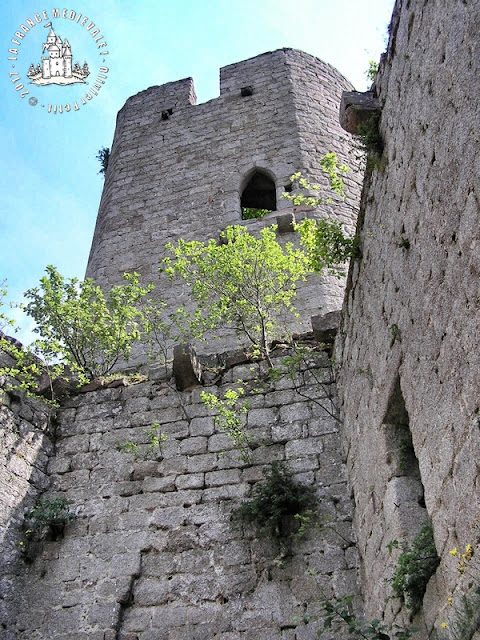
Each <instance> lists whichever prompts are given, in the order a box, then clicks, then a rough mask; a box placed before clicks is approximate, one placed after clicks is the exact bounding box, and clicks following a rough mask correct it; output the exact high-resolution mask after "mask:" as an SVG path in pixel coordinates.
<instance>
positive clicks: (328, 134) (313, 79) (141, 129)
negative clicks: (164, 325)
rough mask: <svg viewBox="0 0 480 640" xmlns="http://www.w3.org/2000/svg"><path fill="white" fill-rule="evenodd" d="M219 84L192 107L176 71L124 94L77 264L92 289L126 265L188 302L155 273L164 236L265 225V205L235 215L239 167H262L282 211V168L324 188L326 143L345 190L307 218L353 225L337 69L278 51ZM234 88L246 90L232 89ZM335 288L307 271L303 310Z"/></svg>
mask: <svg viewBox="0 0 480 640" xmlns="http://www.w3.org/2000/svg"><path fill="white" fill-rule="evenodd" d="M220 87H221V89H220V96H219V97H218V98H216V99H214V100H210V101H209V102H206V103H204V104H198V105H197V104H195V97H194V89H193V81H192V80H191V79H186V80H179V81H178V82H171V83H168V84H166V85H162V86H160V87H151V88H150V89H147V90H146V91H143V92H141V93H139V94H137V95H136V96H133V97H131V98H129V99H128V100H127V102H126V104H125V106H124V107H123V109H122V110H121V111H120V112H119V114H118V118H117V127H116V132H115V138H114V141H113V146H112V152H111V156H110V161H109V165H108V171H107V174H106V179H105V187H104V191H103V195H102V200H101V203H100V209H99V213H98V219H97V225H96V230H95V235H94V238H93V243H92V248H91V253H90V258H89V263H88V269H87V275H88V276H91V277H93V278H95V280H96V281H97V282H98V283H99V284H100V285H101V286H103V287H109V286H111V285H112V284H114V283H118V282H119V281H120V280H121V277H122V274H123V273H124V272H125V271H128V272H132V271H137V272H138V273H140V274H141V275H142V276H143V279H144V281H146V282H154V283H155V284H156V285H157V289H156V295H158V296H159V297H164V298H165V299H166V301H167V302H168V303H169V304H170V303H171V304H172V305H173V304H175V305H176V307H177V306H178V304H179V303H181V302H184V303H185V304H186V305H187V306H188V305H189V300H188V296H187V295H186V293H185V291H184V289H183V287H182V286H181V285H179V284H172V283H171V282H170V281H169V280H168V279H167V278H162V277H161V276H159V274H158V268H159V266H160V265H161V260H162V258H163V257H165V251H164V246H165V244H167V243H168V242H175V241H176V240H178V239H179V238H184V239H186V240H208V239H210V238H218V237H219V234H220V232H221V231H222V230H223V229H225V227H226V226H228V225H233V224H245V225H246V226H247V227H248V228H249V229H252V231H253V232H257V231H258V230H259V228H261V226H264V225H266V224H274V223H276V222H277V219H276V218H277V215H278V213H276V212H274V213H272V214H269V215H268V216H267V217H266V218H265V219H263V220H262V221H261V223H260V222H259V221H258V220H253V221H248V220H246V221H242V215H241V207H240V196H241V192H242V190H243V188H244V187H245V184H246V182H247V180H248V176H249V175H250V173H251V172H252V171H253V170H254V169H256V168H259V169H262V170H264V171H265V172H266V173H267V174H268V175H269V176H270V177H271V178H272V180H273V181H274V183H275V190H276V201H277V209H278V210H279V212H280V213H282V214H285V213H293V208H292V207H291V203H290V202H289V201H287V200H282V199H281V195H282V193H283V192H284V191H285V187H286V186H287V185H288V184H289V178H290V176H291V175H292V174H293V173H295V172H297V171H301V172H302V173H303V174H304V175H305V176H306V177H307V178H309V179H310V180H311V182H314V183H320V184H322V185H323V186H324V187H326V184H327V183H326V179H325V176H324V174H323V172H322V170H321V168H320V164H319V162H320V159H321V157H322V156H323V155H324V154H325V153H327V152H329V151H334V152H336V153H337V155H338V157H339V160H340V162H345V161H346V158H347V157H348V158H349V163H350V166H351V167H352V170H351V172H350V173H349V174H348V176H347V178H346V182H347V187H348V197H347V199H346V200H345V201H343V200H342V199H338V201H337V202H336V203H335V205H334V206H330V205H325V206H323V207H322V210H321V211H317V212H311V213H310V214H309V215H320V214H322V215H331V216H336V217H338V218H339V219H341V220H342V221H343V222H345V223H346V224H347V225H349V227H350V229H353V224H354V220H355V216H356V206H357V204H358V199H359V192H360V182H361V173H360V172H359V170H358V168H359V162H358V160H357V159H356V157H355V154H353V153H352V150H353V144H352V138H351V136H350V134H348V133H346V132H345V131H343V130H342V129H341V128H340V126H339V124H338V110H339V104H340V97H341V93H342V91H343V90H346V89H351V86H350V84H349V83H348V82H347V81H346V80H345V78H343V76H341V74H340V73H338V71H336V70H335V69H334V68H333V67H331V66H330V65H328V64H325V63H324V62H321V61H320V60H318V59H316V58H314V57H312V56H310V55H308V54H305V53H302V52H300V51H295V50H292V49H281V50H278V51H274V52H271V53H266V54H263V55H260V56H257V57H255V58H252V59H250V60H245V61H243V62H239V63H237V64H234V65H229V66H228V67H225V68H223V69H221V71H220ZM245 87H249V88H250V89H251V91H252V94H251V95H247V96H242V94H241V90H242V88H245ZM302 215H305V212H303V213H302ZM279 240H280V242H282V243H285V242H287V241H295V240H296V234H294V233H292V232H287V233H284V234H281V235H280V236H279ZM343 291H344V282H339V281H338V280H337V279H336V278H334V277H325V278H323V279H322V280H321V282H320V283H319V282H318V278H315V279H309V280H308V282H307V283H306V284H305V285H301V286H300V287H299V295H298V300H297V302H298V304H297V307H298V310H299V311H300V313H301V315H303V316H304V317H310V316H311V315H312V314H316V313H319V312H322V313H325V312H328V311H332V310H335V309H339V308H340V307H341V303H342V299H343ZM176 307H175V308H176ZM289 322H290V325H291V328H292V329H293V330H296V331H298V330H302V327H301V326H300V325H299V324H298V323H297V322H296V321H295V319H294V318H291V319H290V321H289ZM307 329H308V328H307ZM304 330H305V329H304ZM224 348H225V349H226V348H230V345H228V346H227V344H225V345H224ZM213 350H221V348H219V347H218V345H216V346H215V347H214V349H213Z"/></svg>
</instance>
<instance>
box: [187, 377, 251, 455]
mask: <svg viewBox="0 0 480 640" xmlns="http://www.w3.org/2000/svg"><path fill="white" fill-rule="evenodd" d="M244 393H245V390H244V388H243V387H242V386H240V387H238V388H237V389H236V390H235V389H229V390H228V391H226V392H225V394H224V397H223V399H222V398H218V397H217V396H215V395H214V394H213V393H207V392H205V391H202V393H201V394H200V398H201V399H202V402H203V403H204V404H205V405H206V406H207V407H208V408H209V409H210V410H211V411H214V412H215V414H216V415H214V417H213V422H214V424H215V425H216V426H218V427H220V429H222V431H224V432H225V433H226V434H227V435H228V436H229V437H230V438H231V439H232V441H233V444H234V445H235V447H237V448H238V449H240V459H241V460H243V462H249V460H250V451H251V444H252V439H251V437H250V436H249V434H248V432H247V430H246V429H245V428H244V426H243V424H244V416H245V415H246V413H247V412H248V408H249V407H248V404H247V403H243V404H241V403H239V400H240V398H241V397H242V396H243V394H244Z"/></svg>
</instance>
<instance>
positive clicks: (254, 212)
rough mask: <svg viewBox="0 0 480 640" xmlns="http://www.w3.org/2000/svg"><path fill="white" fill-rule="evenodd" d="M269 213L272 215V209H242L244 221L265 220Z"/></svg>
mask: <svg viewBox="0 0 480 640" xmlns="http://www.w3.org/2000/svg"><path fill="white" fill-rule="evenodd" d="M267 213H271V211H270V209H254V208H253V207H242V219H243V220H254V219H255V218H263V216H266V215H267Z"/></svg>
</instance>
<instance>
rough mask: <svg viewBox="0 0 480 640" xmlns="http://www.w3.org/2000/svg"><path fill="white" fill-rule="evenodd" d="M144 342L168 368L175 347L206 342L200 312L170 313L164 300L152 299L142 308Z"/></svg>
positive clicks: (151, 355)
mask: <svg viewBox="0 0 480 640" xmlns="http://www.w3.org/2000/svg"><path fill="white" fill-rule="evenodd" d="M142 312H143V321H142V340H143V342H144V343H145V344H146V345H147V348H148V354H149V356H150V357H151V358H154V359H155V360H158V359H160V361H161V363H162V364H164V365H165V370H166V372H167V366H168V363H169V361H170V359H171V352H172V348H173V347H174V346H175V345H176V344H184V343H189V342H191V341H192V340H193V339H196V340H204V333H203V325H202V321H201V312H200V310H195V311H193V318H192V312H187V311H186V310H185V308H184V306H183V305H182V306H180V307H178V308H177V309H176V310H175V311H174V312H169V311H168V310H167V303H166V302H165V301H164V300H161V299H157V300H148V301H147V302H146V303H145V304H144V305H143V307H142Z"/></svg>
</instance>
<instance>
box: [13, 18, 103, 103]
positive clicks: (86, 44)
mask: <svg viewBox="0 0 480 640" xmlns="http://www.w3.org/2000/svg"><path fill="white" fill-rule="evenodd" d="M41 26H43V28H44V29H48V31H47V34H48V35H47V36H46V38H45V31H43V29H41V28H38V27H41ZM57 26H58V28H57ZM60 34H61V35H60ZM72 45H73V46H72ZM74 50H75V56H78V58H77V57H75V58H74ZM109 54H110V51H109V47H108V44H107V41H106V39H105V35H104V34H103V33H102V30H101V29H100V27H99V26H98V24H95V22H94V21H93V20H92V19H91V18H89V17H88V16H85V15H83V14H82V13H81V12H79V11H76V10H74V9H57V8H54V9H51V10H50V11H48V10H46V9H43V10H42V11H39V12H38V13H33V14H31V15H30V16H28V17H27V18H25V19H24V20H23V22H22V23H21V24H20V25H19V26H18V28H17V30H16V31H14V33H13V37H12V38H11V40H10V44H9V48H8V58H7V60H8V66H9V72H8V76H9V80H10V82H11V83H12V85H13V89H14V91H15V92H16V95H17V96H18V97H19V98H21V99H25V98H26V100H25V103H26V104H27V105H29V107H37V108H38V107H40V109H42V108H43V109H45V111H46V112H47V113H50V114H53V115H56V114H64V113H69V112H74V111H79V110H80V109H82V108H83V107H86V106H87V105H89V104H90V103H91V102H92V100H93V101H94V102H95V101H96V98H97V97H98V96H99V95H101V94H102V93H103V92H104V90H105V84H106V82H107V80H108V73H109V67H108V64H109V62H108V59H109V57H110V55H109Z"/></svg>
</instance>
